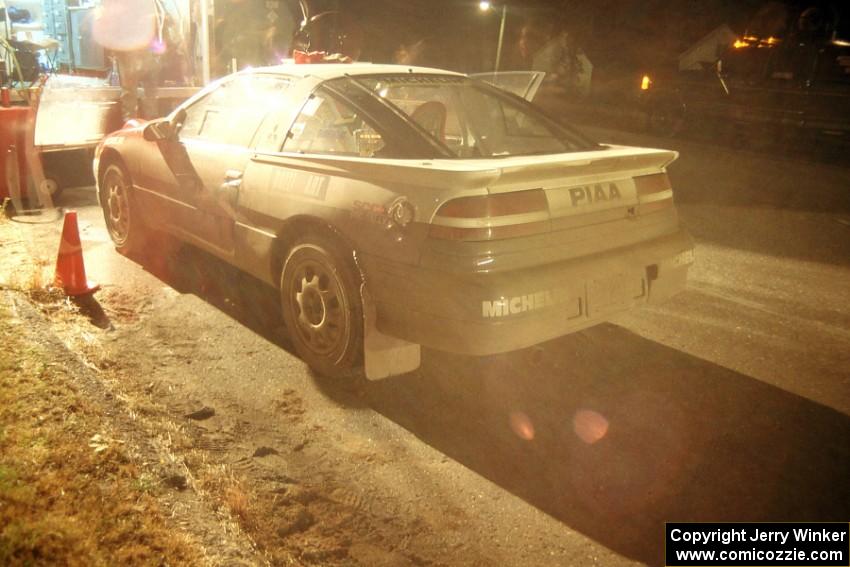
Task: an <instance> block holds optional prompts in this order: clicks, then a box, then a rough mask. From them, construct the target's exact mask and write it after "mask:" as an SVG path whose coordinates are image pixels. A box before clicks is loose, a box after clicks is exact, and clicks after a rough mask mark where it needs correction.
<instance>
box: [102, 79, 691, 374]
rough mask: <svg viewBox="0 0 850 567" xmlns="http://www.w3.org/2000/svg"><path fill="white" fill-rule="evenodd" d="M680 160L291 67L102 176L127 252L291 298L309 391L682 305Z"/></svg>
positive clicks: (120, 151) (528, 110)
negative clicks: (176, 244)
mask: <svg viewBox="0 0 850 567" xmlns="http://www.w3.org/2000/svg"><path fill="white" fill-rule="evenodd" d="M676 156H677V154H676V153H675V152H672V151H667V150H659V149H647V148H635V147H623V146H613V145H605V144H600V143H597V142H595V141H593V140H591V139H589V138H587V137H586V136H584V135H583V134H581V133H579V132H577V131H575V130H573V129H572V128H569V127H566V126H564V125H561V124H559V123H557V122H556V121H554V120H552V119H550V118H549V117H548V116H547V115H546V114H544V113H543V112H542V111H541V110H539V109H538V108H537V107H535V106H534V105H533V104H531V103H530V102H528V101H526V100H524V99H523V98H522V97H520V96H516V95H515V94H511V93H509V92H507V91H505V90H503V89H500V88H497V87H496V86H493V85H492V84H488V83H487V82H485V81H480V80H477V79H475V78H472V77H468V76H465V75H461V74H456V73H452V72H448V71H441V70H436V69H427V68H417V67H407V66H397V65H372V64H359V63H356V64H307V65H297V64H284V65H281V66H276V67H269V68H261V69H254V70H250V71H243V72H240V73H236V74H234V75H231V76H228V77H225V78H223V79H221V80H219V81H217V82H215V83H213V84H211V85H209V86H208V87H207V88H205V89H203V90H202V91H201V92H199V93H198V94H197V95H195V96H193V97H192V98H190V99H189V100H187V101H186V102H185V103H183V104H182V105H181V106H179V107H178V108H177V109H176V110H175V111H174V112H172V113H171V114H170V115H169V116H168V117H167V118H164V119H160V120H155V121H151V122H146V123H142V122H137V121H131V122H129V123H128V124H127V125H126V126H125V127H124V129H122V130H120V131H118V132H115V133H113V134H111V135H109V136H108V137H107V138H105V139H104V141H103V142H101V144H100V145H99V146H98V148H97V150H96V153H95V160H94V173H95V178H96V180H97V191H98V197H99V200H100V203H101V206H102V208H103V212H104V217H105V220H106V225H107V228H108V230H109V234H110V236H111V237H112V239H113V241H114V243H115V246H116V247H117V248H118V250H119V251H122V252H127V251H130V250H141V249H144V248H145V245H146V241H147V240H146V239H147V237H148V236H149V234H150V233H151V231H162V232H165V233H168V234H170V235H172V236H173V237H176V238H178V239H179V240H181V241H185V242H187V243H190V244H192V245H194V246H197V247H199V248H202V249H204V250H206V251H208V252H210V253H212V254H213V255H215V256H217V257H219V258H221V259H223V260H224V261H226V262H229V263H231V264H233V265H234V266H236V267H238V268H239V269H241V270H244V271H246V272H248V273H250V274H252V275H253V276H255V277H257V278H259V279H261V280H263V281H264V282H266V283H268V284H270V285H272V286H274V287H275V288H276V289H278V290H279V293H280V300H281V309H282V317H283V320H284V323H285V325H286V327H287V329H288V332H289V334H290V336H291V339H292V341H293V343H294V346H295V347H296V350H297V352H298V354H299V355H300V356H301V357H302V358H303V360H304V361H305V362H306V363H307V364H309V365H310V366H311V367H312V368H313V369H314V370H315V371H317V372H319V373H321V374H325V375H335V376H338V375H348V374H352V373H357V372H359V369H360V368H362V367H364V366H365V373H366V375H367V377H369V378H380V377H384V376H388V375H393V374H398V373H402V372H407V371H410V370H413V369H414V368H416V367H417V366H418V365H419V356H420V345H425V346H427V347H431V348H434V349H440V350H445V351H451V352H456V353H463V354H470V355H488V354H493V353H499V352H506V351H511V350H515V349H521V348H524V347H528V346H531V345H534V344H537V343H541V342H543V341H547V340H550V339H553V338H556V337H559V336H562V335H565V334H567V333H571V332H574V331H577V330H580V329H583V328H586V327H588V326H591V325H594V324H598V323H600V322H603V321H606V320H607V319H609V318H610V317H611V316H612V315H613V314H616V313H618V312H621V311H624V310H627V309H629V308H632V307H634V306H637V305H639V304H643V303H653V302H659V301H662V300H665V299H667V298H669V297H670V296H672V295H674V294H675V293H677V292H679V291H681V290H683V289H684V287H685V284H686V278H687V271H688V268H689V266H690V265H691V263H692V262H693V242H692V239H691V237H690V235H689V234H688V233H687V231H686V230H685V229H684V228H683V227H682V226H681V225H680V223H679V219H678V216H677V213H676V208H675V206H674V203H673V190H672V188H671V186H670V182H669V180H668V177H667V173H666V168H667V166H668V165H669V164H670V163H671V162H672V161H673V160H675V159H676ZM154 252H155V251H154Z"/></svg>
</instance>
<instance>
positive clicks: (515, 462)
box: [367, 324, 850, 565]
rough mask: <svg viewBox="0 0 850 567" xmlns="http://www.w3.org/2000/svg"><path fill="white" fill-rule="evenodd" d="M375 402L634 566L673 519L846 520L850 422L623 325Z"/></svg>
mask: <svg viewBox="0 0 850 567" xmlns="http://www.w3.org/2000/svg"><path fill="white" fill-rule="evenodd" d="M426 354H427V355H426V356H425V359H424V365H423V367H422V368H421V369H420V370H419V371H417V372H416V373H413V374H410V375H406V376H401V377H396V378H391V379H388V380H385V381H383V382H377V383H374V384H371V385H370V387H369V389H368V396H367V399H368V400H369V402H370V405H371V406H372V407H373V408H374V409H375V410H376V411H378V412H380V413H382V414H383V415H385V416H386V417H388V418H389V419H391V420H393V421H395V422H396V423H398V424H399V425H401V426H403V427H405V428H406V429H408V430H409V431H411V432H412V433H414V434H415V435H416V436H417V437H419V438H420V439H422V440H423V441H424V442H426V443H428V444H429V445H431V446H432V447H434V448H436V449H437V450H439V451H440V452H442V453H444V454H446V455H448V456H449V457H451V458H453V459H454V460H456V461H457V462H459V463H461V464H463V465H464V466H466V467H468V468H469V469H471V470H473V471H475V472H476V473H478V474H480V475H481V476H483V477H485V478H487V479H489V480H490V481H492V482H494V483H495V484H497V485H499V486H501V487H502V488H504V489H506V490H508V491H510V492H511V493H513V494H515V495H516V496H518V497H520V498H522V499H523V500H525V501H527V502H528V503H530V504H532V505H533V506H535V507H537V508H538V509H540V510H542V511H544V512H545V513H547V514H549V515H550V516H552V517H553V518H555V519H557V520H559V521H561V522H563V523H564V524H566V525H567V526H569V527H571V528H573V529H575V530H578V531H579V532H582V533H584V534H585V535H587V536H588V537H590V538H592V539H594V540H596V541H597V542H599V543H601V544H603V545H605V546H606V547H608V548H610V549H612V550H614V551H616V552H618V553H620V554H623V555H625V556H627V557H630V558H633V559H636V560H639V561H642V562H645V563H648V564H650V565H663V564H664V557H663V541H664V540H663V534H664V522H759V521H846V519H847V518H848V517H850V483H848V482H847V479H848V478H850V418H848V416H846V415H843V414H841V413H839V412H837V411H835V410H833V409H830V408H828V407H825V406H822V405H819V404H817V403H814V402H811V401H809V400H806V399H804V398H802V397H799V396H796V395H794V394H791V393H788V392H785V391H783V390H780V389H778V388H775V387H773V386H770V385H769V384H765V383H763V382H760V381H758V380H756V379H754V378H751V377H749V376H746V375H744V374H740V373H738V372H735V371H732V370H729V369H727V368H723V367H721V366H718V365H716V364H712V363H711V362H708V361H705V360H702V359H699V358H696V357H694V356H691V355H689V354H686V353H683V352H681V351H678V350H675V349H672V348H669V347H666V346H664V345H661V344H658V343H656V342H654V341H651V340H647V339H645V338H643V337H641V336H639V335H636V334H634V333H632V332H629V331H627V330H625V329H622V328H620V327H617V326H615V325H611V324H605V325H601V326H598V327H595V328H592V329H590V330H587V331H584V332H581V333H577V334H574V335H570V336H567V337H563V338H561V339H557V340H554V341H551V342H549V343H546V344H544V345H542V346H541V347H536V348H533V349H527V350H525V351H519V352H514V353H509V354H505V355H499V356H492V357H487V358H481V359H476V358H469V357H462V356H454V355H449V354H445V353H437V352H429V353H426Z"/></svg>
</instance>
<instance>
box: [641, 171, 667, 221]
mask: <svg viewBox="0 0 850 567" xmlns="http://www.w3.org/2000/svg"><path fill="white" fill-rule="evenodd" d="M634 181H635V189H636V191H637V198H638V206H637V213H638V214H639V215H646V214H649V213H654V212H656V211H660V210H662V209H668V208H670V207H672V206H673V187H672V186H671V185H670V179H668V177H667V174H666V173H654V174H652V175H642V176H640V177H635V178H634Z"/></svg>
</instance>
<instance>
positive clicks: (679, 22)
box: [310, 0, 764, 71]
mask: <svg viewBox="0 0 850 567" xmlns="http://www.w3.org/2000/svg"><path fill="white" fill-rule="evenodd" d="M495 3H496V2H494V4H495ZM763 3H764V0H699V1H687V2H685V1H681V0H679V1H676V0H568V1H564V0H548V1H547V0H536V1H535V0H526V1H515V2H509V3H508V18H507V29H506V36H505V50H506V53H505V56H506V57H507V60H508V61H510V50H511V49H515V46H516V41H517V37H518V34H519V30H520V29H521V28H522V26H523V25H525V24H527V23H535V22H536V23H538V24H539V25H540V26H541V27H542V28H544V29H546V30H548V31H553V32H557V31H560V30H566V31H568V32H569V33H570V34H571V35H572V36H573V37H575V39H576V41H577V42H578V44H579V45H580V46H581V47H582V48H583V49H584V51H585V52H587V54H588V56H589V57H590V59H591V61H593V62H594V64H595V65H596V66H597V67H611V66H613V67H626V68H628V67H659V66H664V65H671V64H673V63H674V62H675V58H676V56H677V55H678V54H679V53H681V52H682V51H684V50H685V49H687V48H688V47H689V46H690V45H692V44H693V43H694V42H696V41H697V40H699V39H700V38H701V37H703V36H704V35H705V34H707V33H708V32H710V31H711V30H712V29H714V28H715V27H717V26H718V25H720V24H723V23H728V24H729V25H730V27H732V29H733V30H734V31H736V32H739V33H740V32H742V31H743V29H744V28H745V27H746V23H747V20H748V18H749V17H750V15H752V13H753V12H754V11H755V10H757V9H758V7H759V6H761V5H762V4H763ZM310 5H311V7H312V10H313V12H314V13H318V12H320V11H323V10H326V9H340V10H342V11H346V12H348V13H350V14H351V15H352V16H353V17H354V18H356V19H357V20H358V21H360V22H361V24H362V25H363V27H364V29H365V30H366V33H365V35H364V44H363V56H362V59H364V60H371V61H376V62H378V61H390V60H391V59H392V55H393V52H394V51H395V50H396V48H397V47H398V46H399V45H401V44H411V43H414V42H416V41H418V40H420V39H422V40H425V45H426V48H425V50H424V52H423V56H422V60H421V61H420V62H421V63H423V64H426V65H435V66H439V67H449V68H455V69H458V70H461V71H477V70H481V69H479V68H476V67H481V66H482V65H483V63H482V61H485V60H486V59H487V58H488V57H490V58H492V57H493V54H492V53H491V52H493V53H494V52H495V46H496V42H497V38H498V29H499V16H498V14H497V12H495V11H494V12H491V13H489V14H484V13H481V12H480V11H479V10H478V2H477V1H468V0H466V1H465V0H396V1H393V0H347V1H345V2H341V1H335V0H325V1H313V2H311V3H310Z"/></svg>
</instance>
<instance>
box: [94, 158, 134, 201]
mask: <svg viewBox="0 0 850 567" xmlns="http://www.w3.org/2000/svg"><path fill="white" fill-rule="evenodd" d="M110 165H117V166H119V167H120V168H121V169H123V170H124V174H125V175H126V176H127V181H129V182H130V183H132V179H131V178H130V169H129V168H128V167H127V162H125V161H124V158H123V157H121V154H120V153H118V150H116V149H115V148H104V150H103V152H101V154H100V160H99V161H98V164H97V179H95V183H96V184H97V198H98V200H99V199H100V192H101V191H102V190H103V187H102V186H101V182H100V180H101V179H103V174H104V173H105V172H106V168H107V167H109V166H110Z"/></svg>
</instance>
